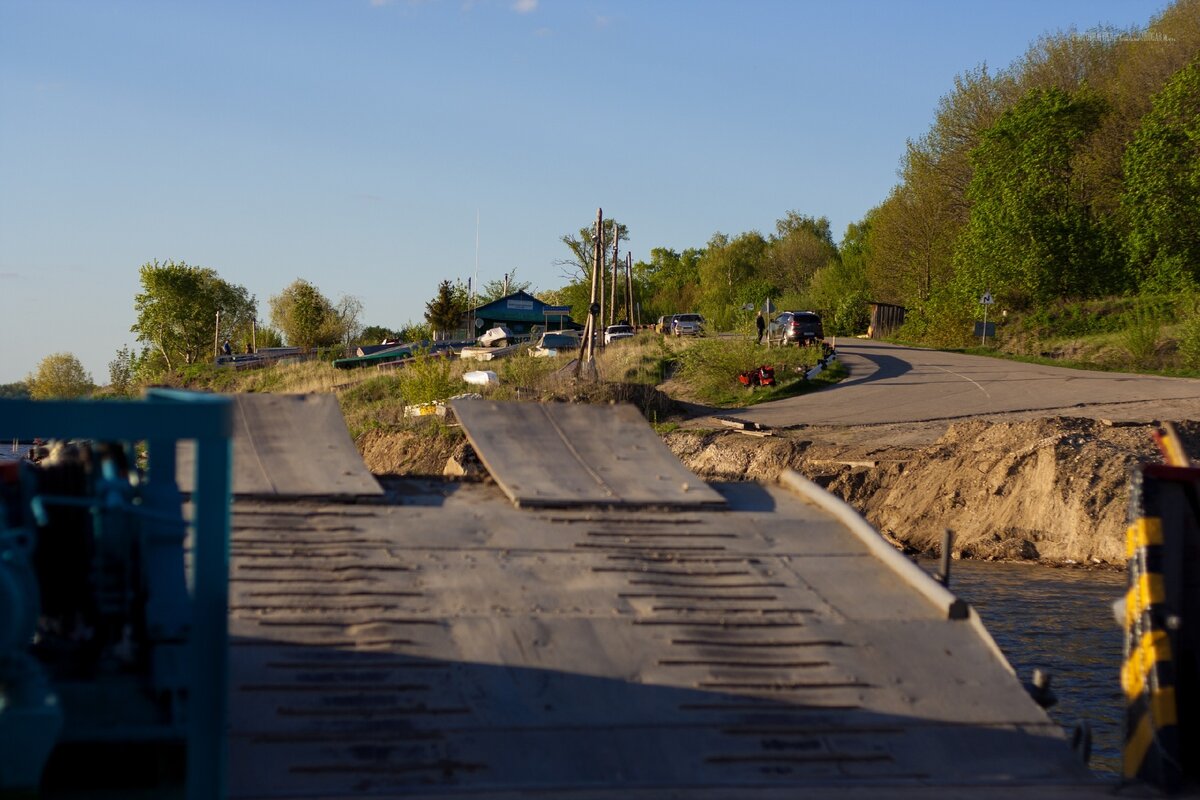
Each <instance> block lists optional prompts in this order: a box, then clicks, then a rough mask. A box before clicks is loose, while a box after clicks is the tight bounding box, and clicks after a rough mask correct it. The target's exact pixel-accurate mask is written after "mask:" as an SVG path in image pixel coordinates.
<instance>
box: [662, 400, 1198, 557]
mask: <svg viewBox="0 0 1200 800" xmlns="http://www.w3.org/2000/svg"><path fill="white" fill-rule="evenodd" d="M1130 410H1131V409H1126V411H1130ZM1124 416H1126V417H1128V414H1125V415H1124ZM1015 417H1016V415H1014V418H999V419H987V420H969V421H957V422H951V423H945V422H942V423H940V424H939V423H920V424H907V425H878V426H860V427H854V428H822V429H816V428H812V429H798V430H790V431H781V432H778V433H777V434H776V435H774V436H770V437H765V438H754V437H749V436H745V435H743V434H740V433H735V432H730V431H691V430H680V431H675V432H673V433H670V434H668V435H667V436H666V437H665V439H666V442H667V444H668V446H669V447H670V448H671V449H672V451H674V452H675V454H676V455H678V456H679V457H680V458H681V459H682V460H683V462H684V463H685V464H687V466H688V467H689V468H691V469H692V470H693V471H694V472H696V473H697V474H699V475H701V476H703V477H705V478H709V479H724V480H731V479H732V480H742V479H759V480H773V479H774V478H775V477H776V476H777V475H778V474H779V472H780V471H781V470H782V469H784V468H785V467H790V468H792V469H795V470H797V471H798V472H800V473H801V474H803V475H805V476H807V477H809V478H811V479H813V480H815V481H816V482H818V483H820V484H821V485H823V486H825V487H826V488H827V489H828V490H829V491H831V492H833V493H834V494H836V495H838V496H839V497H841V498H843V499H844V500H846V501H847V502H848V503H849V504H850V505H852V506H854V507H855V508H856V509H858V510H859V512H860V513H862V514H863V516H865V517H866V518H867V519H868V520H869V521H870V522H871V523H872V524H873V525H874V526H875V527H876V528H878V529H879V530H880V531H882V532H883V533H884V534H885V535H886V536H888V537H890V538H891V539H893V540H894V541H896V542H897V543H899V544H902V545H903V546H904V547H906V548H910V549H912V550H915V551H920V552H926V553H934V552H936V551H937V550H938V549H939V548H940V545H941V540H942V532H943V530H944V529H946V528H950V529H951V530H953V531H954V533H955V544H954V550H955V555H958V556H961V557H965V558H978V559H1018V560H1023V559H1037V560H1041V561H1045V562H1052V563H1077V564H1111V565H1120V564H1124V562H1125V553H1124V550H1125V545H1124V536H1125V527H1126V510H1127V507H1128V501H1129V492H1128V473H1129V469H1130V467H1131V466H1132V465H1133V464H1135V463H1137V462H1139V461H1145V460H1158V459H1159V457H1158V451H1157V448H1156V447H1155V445H1154V443H1153V440H1152V438H1151V436H1150V431H1151V429H1152V424H1151V422H1150V421H1149V420H1143V421H1140V422H1139V421H1134V420H1129V419H1124V420H1120V421H1113V420H1108V421H1102V420H1101V419H1091V418H1083V417H1066V416H1053V417H1035V418H1015ZM1179 430H1180V432H1181V434H1183V436H1184V439H1185V442H1186V443H1187V444H1188V445H1189V450H1190V451H1191V452H1193V453H1194V452H1196V451H1197V449H1196V447H1195V445H1196V443H1197V442H1198V441H1200V424H1197V423H1182V424H1180V426H1179ZM938 431H941V433H940V435H939V434H938ZM931 439H932V441H929V440H931Z"/></svg>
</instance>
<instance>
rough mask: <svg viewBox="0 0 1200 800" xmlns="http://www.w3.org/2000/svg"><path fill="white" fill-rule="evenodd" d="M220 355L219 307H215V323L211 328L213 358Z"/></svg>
mask: <svg viewBox="0 0 1200 800" xmlns="http://www.w3.org/2000/svg"><path fill="white" fill-rule="evenodd" d="M220 355H221V309H219V308H218V309H217V325H216V327H214V328H213V358H219V357H220Z"/></svg>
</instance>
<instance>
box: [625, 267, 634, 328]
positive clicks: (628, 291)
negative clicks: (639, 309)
mask: <svg viewBox="0 0 1200 800" xmlns="http://www.w3.org/2000/svg"><path fill="white" fill-rule="evenodd" d="M625 308H626V309H627V311H628V315H627V316H626V318H625V320H626V322H628V323H629V324H630V325H635V326H636V325H637V323H636V322H634V319H633V253H626V254H625Z"/></svg>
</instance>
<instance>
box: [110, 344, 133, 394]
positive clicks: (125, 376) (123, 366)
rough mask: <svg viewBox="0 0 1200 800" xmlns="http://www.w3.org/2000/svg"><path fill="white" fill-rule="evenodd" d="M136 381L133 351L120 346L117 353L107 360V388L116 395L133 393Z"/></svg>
mask: <svg viewBox="0 0 1200 800" xmlns="http://www.w3.org/2000/svg"><path fill="white" fill-rule="evenodd" d="M136 386H137V382H136V381H135V379H134V358H133V351H132V350H130V349H129V348H128V347H122V348H121V349H120V350H118V351H117V355H116V357H115V358H113V360H112V361H110V362H108V388H109V390H110V391H111V392H112V393H113V394H115V395H117V396H118V397H129V396H131V395H133V393H134V389H135V388H136Z"/></svg>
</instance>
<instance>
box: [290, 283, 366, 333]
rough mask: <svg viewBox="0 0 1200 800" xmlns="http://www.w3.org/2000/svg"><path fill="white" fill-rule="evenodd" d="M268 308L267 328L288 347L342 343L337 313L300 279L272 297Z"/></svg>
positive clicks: (342, 323)
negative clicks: (278, 335)
mask: <svg viewBox="0 0 1200 800" xmlns="http://www.w3.org/2000/svg"><path fill="white" fill-rule="evenodd" d="M270 305H271V324H272V325H274V326H275V327H276V328H278V329H279V332H280V333H282V334H283V337H284V339H286V340H287V343H288V344H289V345H290V346H292V347H301V348H304V349H309V348H313V347H328V346H329V345H333V344H337V343H338V342H340V341H342V340H343V337H344V336H345V334H346V324H345V321H344V320H343V319H342V316H341V315H340V313H339V309H338V308H336V307H334V305H333V303H332V302H330V300H329V298H327V297H326V296H325V295H323V294H321V292H320V290H318V289H317V287H315V286H313V285H312V284H311V283H309V282H308V281H306V280H304V279H303V278H297V279H296V280H295V281H293V282H292V284H291V285H290V286H288V287H287V288H286V289H284V290H283V291H282V292H281V293H280V294H277V295H275V296H274V297H272V298H271V300H270ZM360 307H361V306H360Z"/></svg>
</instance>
